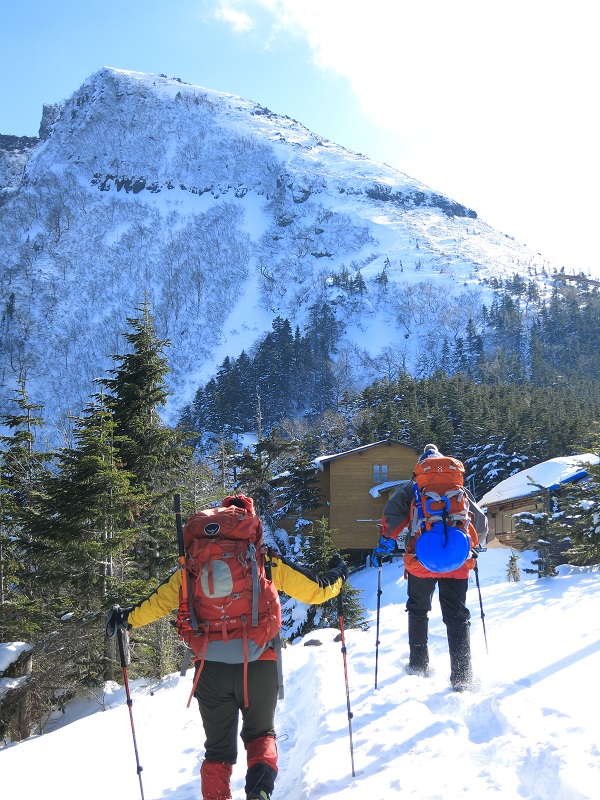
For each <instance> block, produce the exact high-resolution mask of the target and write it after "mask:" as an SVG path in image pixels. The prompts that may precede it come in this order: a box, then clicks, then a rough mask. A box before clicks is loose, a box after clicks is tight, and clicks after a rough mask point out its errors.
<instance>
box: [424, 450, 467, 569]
mask: <svg viewBox="0 0 600 800" xmlns="http://www.w3.org/2000/svg"><path fill="white" fill-rule="evenodd" d="M464 474H465V468H464V465H463V463H462V462H461V461H459V460H458V459H456V458H448V457H446V456H431V457H429V458H423V459H422V460H420V461H419V462H418V464H417V465H416V467H415V471H414V475H413V480H414V491H415V510H414V515H415V516H414V519H413V531H414V532H413V536H414V538H415V544H414V549H415V555H416V557H417V559H418V561H419V562H420V563H421V564H422V565H423V566H424V567H425V568H426V569H428V570H429V571H430V572H437V573H445V572H452V571H453V570H455V569H458V568H459V567H461V566H462V565H463V564H464V563H465V561H467V559H468V558H469V555H470V553H471V548H472V547H473V546H474V545H476V544H477V541H478V540H477V534H476V533H475V529H474V527H473V524H472V522H471V518H470V516H469V500H468V497H467V493H466V490H465V487H464Z"/></svg>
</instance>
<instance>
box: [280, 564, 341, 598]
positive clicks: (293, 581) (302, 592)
mask: <svg viewBox="0 0 600 800" xmlns="http://www.w3.org/2000/svg"><path fill="white" fill-rule="evenodd" d="M271 577H272V580H273V582H274V584H275V586H276V587H277V589H278V591H280V592H285V594H288V595H289V596H290V597H293V598H295V599H296V600H300V602H301V603H308V604H309V605H316V604H318V603H324V602H325V601H326V600H331V598H332V597H337V595H338V594H339V593H340V591H341V589H342V586H343V585H344V579H343V577H341V576H340V573H339V570H337V569H332V570H329V572H325V573H324V574H323V575H317V574H316V573H314V572H312V571H311V570H309V569H306V567H301V566H299V565H298V564H294V562H293V561H290V560H289V559H287V558H285V557H284V556H281V555H279V554H278V553H271Z"/></svg>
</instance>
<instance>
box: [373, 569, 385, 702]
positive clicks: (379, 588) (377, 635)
mask: <svg viewBox="0 0 600 800" xmlns="http://www.w3.org/2000/svg"><path fill="white" fill-rule="evenodd" d="M382 566H383V565H382V563H381V559H380V560H379V568H378V570H377V633H376V635H375V688H376V689H377V670H378V667H379V614H380V611H381V569H382Z"/></svg>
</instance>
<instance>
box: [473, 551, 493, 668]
mask: <svg viewBox="0 0 600 800" xmlns="http://www.w3.org/2000/svg"><path fill="white" fill-rule="evenodd" d="M475 583H476V584H477V591H478V593H479V608H480V609H481V624H482V625H483V638H484V639H485V652H486V653H487V654H488V655H489V654H490V651H489V650H488V641H487V633H486V632H485V614H484V613H483V601H482V599H481V586H480V585H479V566H478V564H477V555H476V556H475Z"/></svg>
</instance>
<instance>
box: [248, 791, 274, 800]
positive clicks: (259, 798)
mask: <svg viewBox="0 0 600 800" xmlns="http://www.w3.org/2000/svg"><path fill="white" fill-rule="evenodd" d="M270 797H271V795H270V794H267V793H266V792H265V791H264V789H261V790H260V792H259V793H258V794H256V792H251V793H250V794H249V795H247V796H246V800H269V798H270Z"/></svg>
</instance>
